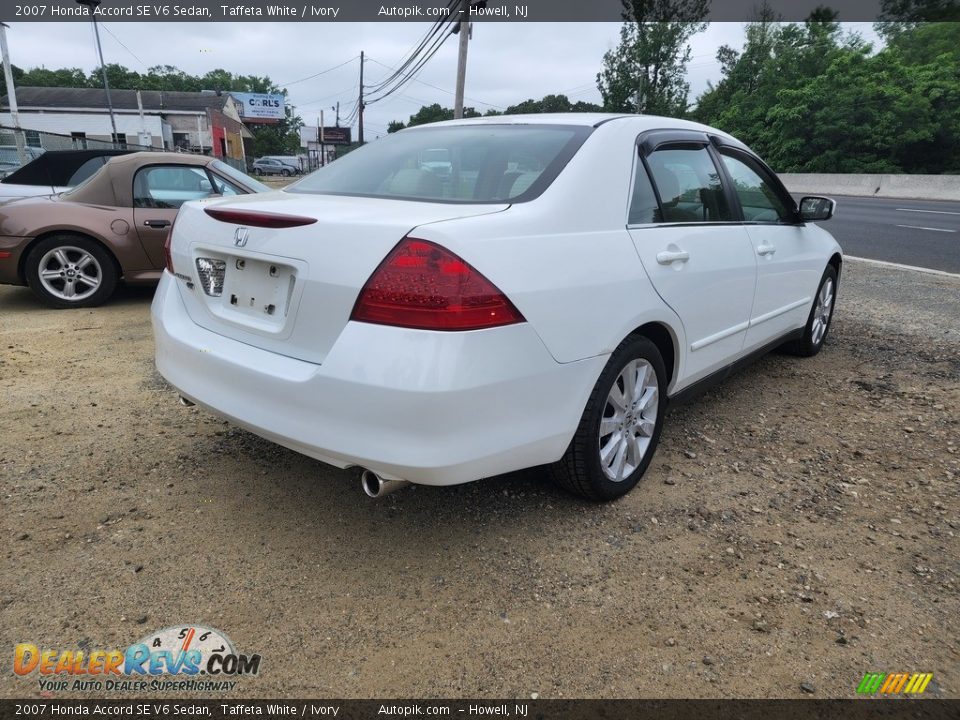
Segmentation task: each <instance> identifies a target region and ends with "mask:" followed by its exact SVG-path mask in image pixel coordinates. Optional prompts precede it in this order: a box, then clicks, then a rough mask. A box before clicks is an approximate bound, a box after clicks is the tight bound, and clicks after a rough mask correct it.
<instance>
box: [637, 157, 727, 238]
mask: <svg viewBox="0 0 960 720" xmlns="http://www.w3.org/2000/svg"><path fill="white" fill-rule="evenodd" d="M647 165H648V166H649V167H650V172H651V173H652V174H653V181H654V182H655V183H656V186H657V191H658V192H659V193H660V208H661V218H660V220H659V222H665V223H678V222H680V223H696V222H719V221H725V220H731V219H732V215H731V213H730V207H729V205H728V203H727V199H726V196H725V195H724V191H723V185H722V184H721V182H720V173H719V171H718V170H717V167H716V165H714V163H713V159H712V158H711V157H710V153H709V152H708V151H707V149H706V147H703V146H683V147H667V148H663V149H660V150H656V151H655V152H653V153H651V154H650V156H649V157H648V158H647Z"/></svg>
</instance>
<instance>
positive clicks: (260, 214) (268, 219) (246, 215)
mask: <svg viewBox="0 0 960 720" xmlns="http://www.w3.org/2000/svg"><path fill="white" fill-rule="evenodd" d="M203 211H204V212H205V213H206V214H207V215H209V216H210V217H212V218H213V219H214V220H219V221H220V222H225V223H230V224H232V225H246V226H249V227H264V228H275V229H279V228H292V227H302V226H304V225H313V224H314V223H315V222H317V218H313V217H306V216H305V215H286V214H284V213H275V212H265V211H263V210H239V209H232V208H204V209H203Z"/></svg>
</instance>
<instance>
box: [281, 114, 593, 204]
mask: <svg viewBox="0 0 960 720" xmlns="http://www.w3.org/2000/svg"><path fill="white" fill-rule="evenodd" d="M592 130H593V129H592V128H590V127H582V126H571V125H479V124H478V125H462V126H452V127H451V126H448V127H436V128H423V129H412V130H406V131H404V132H400V133H396V134H393V135H389V136H387V137H386V138H383V139H382V140H377V141H376V142H372V143H370V144H369V145H365V146H364V147H362V148H359V149H357V150H354V151H353V152H351V153H349V154H348V155H346V156H344V157H342V158H340V159H338V160H337V161H336V162H333V163H330V164H329V165H327V166H326V167H323V168H320V169H319V170H317V171H316V172H314V173H312V174H310V175H308V176H307V177H305V178H304V179H303V180H301V181H299V182H297V183H295V184H293V185H291V186H289V187H288V188H287V189H286V192H295V193H317V194H321V195H356V196H362V197H380V198H396V199H405V200H426V201H430V202H450V203H477V204H479V203H491V202H524V201H527V200H532V199H533V198H535V197H537V196H538V195H540V194H541V193H542V192H543V191H544V190H545V189H546V188H547V187H548V186H549V185H550V183H552V182H553V180H554V179H555V178H556V177H557V175H559V174H560V171H561V170H562V169H563V168H564V166H565V165H566V164H567V162H568V161H569V160H570V158H571V157H573V155H574V153H576V151H577V150H578V149H579V148H580V146H581V145H582V144H583V141H584V140H586V138H587V136H588V135H589V134H590V133H591V132H592Z"/></svg>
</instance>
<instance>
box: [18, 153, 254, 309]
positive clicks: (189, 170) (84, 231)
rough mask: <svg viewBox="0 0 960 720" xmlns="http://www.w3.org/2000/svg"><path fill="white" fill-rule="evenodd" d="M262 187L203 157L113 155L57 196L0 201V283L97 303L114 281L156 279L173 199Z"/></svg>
mask: <svg viewBox="0 0 960 720" xmlns="http://www.w3.org/2000/svg"><path fill="white" fill-rule="evenodd" d="M266 190H268V188H267V187H266V186H265V185H262V184H261V183H259V182H257V181H256V180H254V179H253V178H251V177H248V176H247V175H244V174H243V173H241V172H239V171H237V170H234V169H233V168H232V167H230V166H229V165H227V164H225V163H223V162H221V161H219V160H217V159H215V158H211V157H205V156H198V155H185V154H181V153H160V152H140V153H132V154H130V155H123V156H120V157H116V158H114V159H112V160H110V162H108V163H107V164H106V165H104V166H103V167H102V168H101V169H100V170H99V171H98V172H97V173H96V174H95V175H93V176H91V177H90V178H89V179H88V180H87V181H86V182H84V183H82V184H80V185H78V186H77V187H75V188H73V189H72V190H68V191H67V192H64V193H60V194H59V195H48V196H43V197H32V198H22V199H18V200H10V201H7V202H0V283H4V284H8V285H29V286H30V289H31V290H33V292H34V293H36V295H37V296H38V297H39V298H40V299H41V300H43V301H44V302H45V303H47V304H48V305H51V306H53V307H58V308H66V307H89V306H91V305H99V304H100V303H103V302H105V301H106V300H107V299H108V298H109V297H110V295H111V294H112V293H113V290H114V288H115V287H116V284H117V281H118V280H120V279H121V278H122V279H123V280H124V281H126V282H128V283H137V284H143V283H153V282H156V281H157V280H158V279H159V278H160V273H161V272H162V270H163V267H164V264H165V261H164V250H163V244H164V241H165V240H166V237H167V232H168V231H169V229H170V227H171V225H172V224H173V221H174V219H175V218H176V216H177V211H178V210H179V208H180V206H181V205H183V203H185V202H187V201H188V200H202V199H203V198H208V197H214V196H220V195H245V194H248V193H254V192H264V191H266Z"/></svg>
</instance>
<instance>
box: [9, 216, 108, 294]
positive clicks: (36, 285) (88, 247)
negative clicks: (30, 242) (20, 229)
mask: <svg viewBox="0 0 960 720" xmlns="http://www.w3.org/2000/svg"><path fill="white" fill-rule="evenodd" d="M24 271H25V275H26V278H27V285H29V286H30V289H31V290H33V292H34V294H35V295H36V296H37V297H38V298H40V300H42V301H43V302H44V303H46V304H47V305H49V306H50V307H54V308H76V307H93V306H95V305H101V304H103V303H104V302H106V301H107V300H108V299H109V298H110V296H111V295H113V291H114V289H115V288H116V286H117V279H118V276H119V272H118V270H117V265H116V261H115V260H114V259H113V256H112V255H111V254H110V253H109V252H107V251H106V250H105V249H104V248H103V246H101V245H100V244H99V243H98V242H95V241H94V240H91V239H90V238H85V237H81V236H79V235H66V234H63V235H53V236H51V237H48V238H45V239H43V240H41V241H40V242H38V243H37V244H36V245H34V246H33V248H31V250H30V252H29V253H28V254H27V259H26V262H25V265H24Z"/></svg>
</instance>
